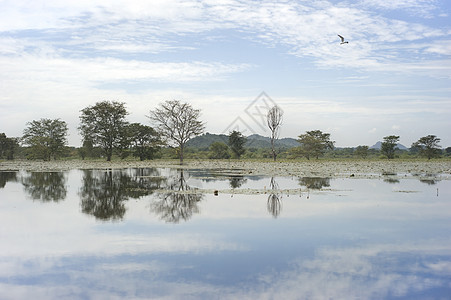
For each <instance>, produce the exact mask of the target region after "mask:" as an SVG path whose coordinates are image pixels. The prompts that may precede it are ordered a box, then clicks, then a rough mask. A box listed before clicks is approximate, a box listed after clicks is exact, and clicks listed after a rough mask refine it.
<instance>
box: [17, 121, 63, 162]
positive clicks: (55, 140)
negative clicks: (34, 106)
mask: <svg viewBox="0 0 451 300" xmlns="http://www.w3.org/2000/svg"><path fill="white" fill-rule="evenodd" d="M27 126H28V127H27V128H25V130H24V131H23V136H22V142H23V143H24V144H25V145H28V146H30V150H31V153H30V154H31V157H32V158H38V159H44V160H50V159H51V158H52V157H53V159H56V158H57V157H58V156H60V155H61V154H62V153H63V150H64V147H65V146H66V144H67V130H68V128H67V124H66V122H64V121H62V120H60V119H54V120H51V119H40V120H37V121H36V120H33V121H31V122H28V123H27Z"/></svg>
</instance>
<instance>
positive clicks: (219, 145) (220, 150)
mask: <svg viewBox="0 0 451 300" xmlns="http://www.w3.org/2000/svg"><path fill="white" fill-rule="evenodd" d="M208 157H209V158H213V159H227V158H230V153H229V147H228V146H227V145H226V144H225V143H223V142H214V143H213V144H211V145H210V155H209V156H208Z"/></svg>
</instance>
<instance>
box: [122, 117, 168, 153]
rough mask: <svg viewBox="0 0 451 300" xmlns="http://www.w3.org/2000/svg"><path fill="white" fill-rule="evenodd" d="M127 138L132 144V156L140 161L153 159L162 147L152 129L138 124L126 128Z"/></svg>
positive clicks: (158, 137)
mask: <svg viewBox="0 0 451 300" xmlns="http://www.w3.org/2000/svg"><path fill="white" fill-rule="evenodd" d="M128 136H129V138H130V140H131V142H132V144H133V156H135V157H139V159H140V160H141V161H143V160H145V159H153V158H154V157H155V153H156V152H157V151H158V150H159V149H160V147H161V145H162V142H161V139H160V136H159V135H158V133H157V132H156V131H155V130H154V129H153V128H152V127H150V126H146V125H142V124H139V123H132V124H130V125H129V126H128Z"/></svg>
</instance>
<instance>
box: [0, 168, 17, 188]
mask: <svg viewBox="0 0 451 300" xmlns="http://www.w3.org/2000/svg"><path fill="white" fill-rule="evenodd" d="M8 181H17V172H0V189H2V188H4V187H5V185H6V183H7V182H8Z"/></svg>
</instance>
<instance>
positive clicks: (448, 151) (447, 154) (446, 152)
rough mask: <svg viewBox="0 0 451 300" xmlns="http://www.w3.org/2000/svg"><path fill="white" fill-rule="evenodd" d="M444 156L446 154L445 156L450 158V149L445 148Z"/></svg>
mask: <svg viewBox="0 0 451 300" xmlns="http://www.w3.org/2000/svg"><path fill="white" fill-rule="evenodd" d="M445 154H446V156H450V155H451V147H446V148H445Z"/></svg>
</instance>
